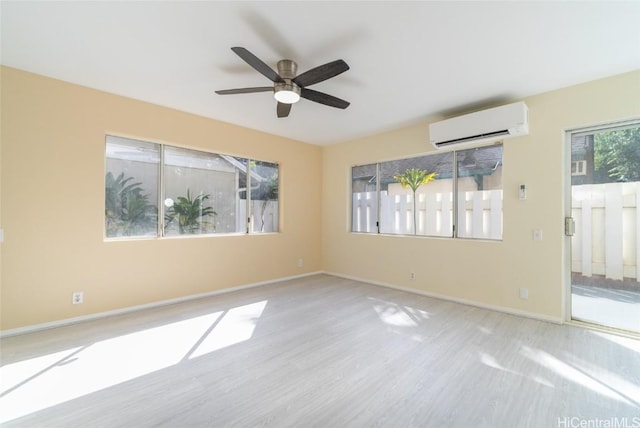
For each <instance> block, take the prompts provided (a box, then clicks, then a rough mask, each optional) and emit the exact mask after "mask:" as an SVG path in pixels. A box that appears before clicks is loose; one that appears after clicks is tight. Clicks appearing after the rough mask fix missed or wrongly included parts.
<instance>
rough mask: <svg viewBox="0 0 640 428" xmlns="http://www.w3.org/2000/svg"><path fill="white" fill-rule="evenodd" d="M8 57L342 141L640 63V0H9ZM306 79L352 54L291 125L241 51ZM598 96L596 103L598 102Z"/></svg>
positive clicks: (313, 138) (206, 111) (238, 119)
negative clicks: (289, 66)
mask: <svg viewBox="0 0 640 428" xmlns="http://www.w3.org/2000/svg"><path fill="white" fill-rule="evenodd" d="M0 14H1V24H2V30H1V37H2V39H1V43H2V45H1V47H2V51H1V60H2V64H3V65H7V66H10V67H15V68H19V69H23V70H27V71H31V72H34V73H38V74H42V75H45V76H50V77H54V78H57V79H61V80H65V81H69V82H73V83H77V84H80V85H85V86H89V87H93V88H97V89H101V90H104V91H108V92H111V93H115V94H120V95H124V96H128V97H131V98H136V99H140V100H144V101H148V102H151V103H155V104H159V105H163V106H168V107H172V108H175V109H178V110H183V111H187V112H191V113H196V114H199V115H202V116H206V117H211V118H215V119H218V120H222V121H225V122H230V123H235V124H238V125H242V126H245V127H248V128H253V129H257V130H261V131H264V132H268V133H272V134H276V135H281V136H285V137H289V138H293V139H296V140H300V141H304V142H308V143H312V144H319V145H324V144H332V143H337V142H342V141H346V140H350V139H354V138H357V137H361V136H365V135H370V134H375V133H379V132H383V131H386V130H389V129H393V128H396V127H400V126H405V125H408V124H412V123H416V122H418V121H424V120H426V119H427V118H430V117H436V116H439V115H443V114H451V113H455V112H461V111H465V110H469V109H473V108H481V107H484V106H487V105H495V104H498V103H501V102H507V101H513V100H517V99H520V98H522V97H525V96H528V95H532V94H536V93H541V92H545V91H548V90H552V89H557V88H561V87H565V86H570V85H573V84H577V83H581V82H586V81H589V80H594V79H598V78H602V77H606V76H611V75H615V74H618V73H623V72H626V71H631V70H635V69H640V25H639V24H638V22H640V1H630V2H613V1H603V2H593V1H590V2H516V1H511V2H485V1H475V2H397V1H393V2H392V1H389V2H285V1H282V2H264V1H261V2H221V1H216V2H213V1H198V2H186V1H173V2H154V1H141V2H54V1H45V2H26V1H25V2H22V1H20V2H9V1H2V3H0ZM232 46H242V47H245V48H247V49H248V50H250V51H251V52H252V53H253V54H255V55H256V56H258V57H259V58H261V59H262V60H263V61H264V62H266V63H267V64H269V65H270V66H272V67H273V68H274V69H275V67H276V63H277V61H278V60H279V59H282V58H288V59H293V60H295V61H297V62H298V67H299V72H304V71H306V70H308V69H310V68H313V67H316V66H318V65H321V64H324V63H327V62H329V61H333V60H335V59H340V58H341V59H343V60H345V61H346V62H347V63H348V64H349V65H350V67H351V69H350V70H349V71H347V72H346V73H344V74H341V75H339V76H337V77H335V78H333V79H330V80H327V81H325V82H321V83H318V84H316V85H314V86H313V87H312V89H315V90H318V91H323V92H326V93H329V94H331V95H334V96H337V97H339V98H342V99H345V100H347V101H350V102H351V106H349V107H348V108H347V109H346V110H339V109H335V108H331V107H326V106H323V105H320V104H317V103H314V102H311V101H308V100H301V101H300V102H299V103H297V104H295V105H294V106H293V109H292V111H291V115H290V116H289V117H288V118H285V119H278V118H276V112H275V106H276V102H275V100H274V99H273V97H272V95H271V94H270V93H255V94H243V95H226V96H220V95H216V94H214V90H216V89H230V88H241V87H247V86H269V84H270V81H269V80H268V79H267V78H266V77H264V76H262V75H261V74H259V73H258V72H257V71H255V70H253V69H252V68H251V67H250V66H249V65H247V64H246V63H245V62H243V61H242V60H241V59H240V57H238V56H237V55H235V54H234V53H233V52H232V51H231V50H230V48H231V47H232ZM594 101H596V100H594Z"/></svg>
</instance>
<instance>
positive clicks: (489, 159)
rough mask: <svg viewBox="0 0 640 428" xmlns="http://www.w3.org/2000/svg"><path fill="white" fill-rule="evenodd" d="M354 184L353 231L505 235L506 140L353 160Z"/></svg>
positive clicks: (447, 235) (492, 236)
mask: <svg viewBox="0 0 640 428" xmlns="http://www.w3.org/2000/svg"><path fill="white" fill-rule="evenodd" d="M454 159H455V160H454ZM454 164H455V168H454ZM351 189H352V211H351V214H352V225H351V230H352V231H353V232H363V233H385V234H399V235H421V236H442V237H454V236H455V237H460V238H481V239H502V145H493V146H487V147H481V148H474V149H469V150H461V151H458V152H445V153H437V154H432V155H426V156H420V157H414V158H407V159H400V160H394V161H387V162H381V163H379V164H369V165H359V166H354V167H353V168H352V169H351ZM454 202H455V203H454Z"/></svg>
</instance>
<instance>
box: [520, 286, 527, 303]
mask: <svg viewBox="0 0 640 428" xmlns="http://www.w3.org/2000/svg"><path fill="white" fill-rule="evenodd" d="M520 298H521V299H522V300H527V299H528V298H529V289H528V288H521V289H520Z"/></svg>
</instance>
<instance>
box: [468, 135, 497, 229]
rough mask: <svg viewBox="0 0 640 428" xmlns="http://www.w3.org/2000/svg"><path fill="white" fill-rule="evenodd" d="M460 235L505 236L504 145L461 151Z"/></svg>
mask: <svg viewBox="0 0 640 428" xmlns="http://www.w3.org/2000/svg"><path fill="white" fill-rule="evenodd" d="M457 160H458V161H457V163H458V166H457V171H458V189H457V190H458V221H457V228H458V237H461V238H481V239H502V145H495V146H487V147H479V148H475V149H469V150H461V151H459V152H457Z"/></svg>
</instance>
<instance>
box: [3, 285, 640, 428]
mask: <svg viewBox="0 0 640 428" xmlns="http://www.w3.org/2000/svg"><path fill="white" fill-rule="evenodd" d="M0 345H1V352H0V356H1V362H2V369H1V372H0V386H1V387H2V392H0V423H1V424H2V426H3V427H133V426H135V427H158V426H160V427H186V426H189V427H257V426H259V427H301V426H304V427H492V428H495V427H536V428H537V427H558V426H569V425H566V424H565V425H561V424H560V423H561V421H569V418H578V419H573V421H578V422H579V421H581V420H586V421H589V420H595V419H598V420H610V421H612V420H614V419H615V420H619V421H626V422H627V423H628V424H629V426H633V425H631V424H633V423H636V424H638V426H640V342H639V341H637V340H633V339H628V338H623V337H619V336H611V335H608V334H605V333H599V332H594V331H590V330H586V329H582V328H577V327H572V326H560V325H555V324H551V323H546V322H541V321H536V320H531V319H527V318H521V317H516V316H511V315H507V314H503V313H498V312H493V311H489V310H484V309H479V308H475V307H471V306H465V305H460V304H456V303H452V302H447V301H442V300H437V299H432V298H428V297H424V296H420V295H415V294H411V293H406V292H402V291H398V290H393V289H388V288H383V287H379V286H375V285H370V284H366V283H362V282H357V281H352V280H347V279H343V278H336V277H332V276H327V275H317V276H313V277H308V278H303V279H296V280H290V281H283V282H280V283H276V284H271V285H267V286H263V287H259V288H254V289H248V290H242V291H238V292H234V293H228V294H223V295H219V296H215V297H210V298H205V299H200V300H197V301H191V302H186V303H181V304H176V305H171V306H166V307H161V308H155V309H150V310H146V311H141V312H137V313H130V314H125V315H121V316H117V317H112V318H107V319H101V320H94V321H88V322H84V323H80V324H75V325H69V326H65V327H60V328H56V329H51V330H46V331H40V332H34V333H30V334H25V335H21V336H14V337H7V338H3V339H2V340H1V341H0ZM624 418H626V419H624ZM585 423H586V422H585Z"/></svg>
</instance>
